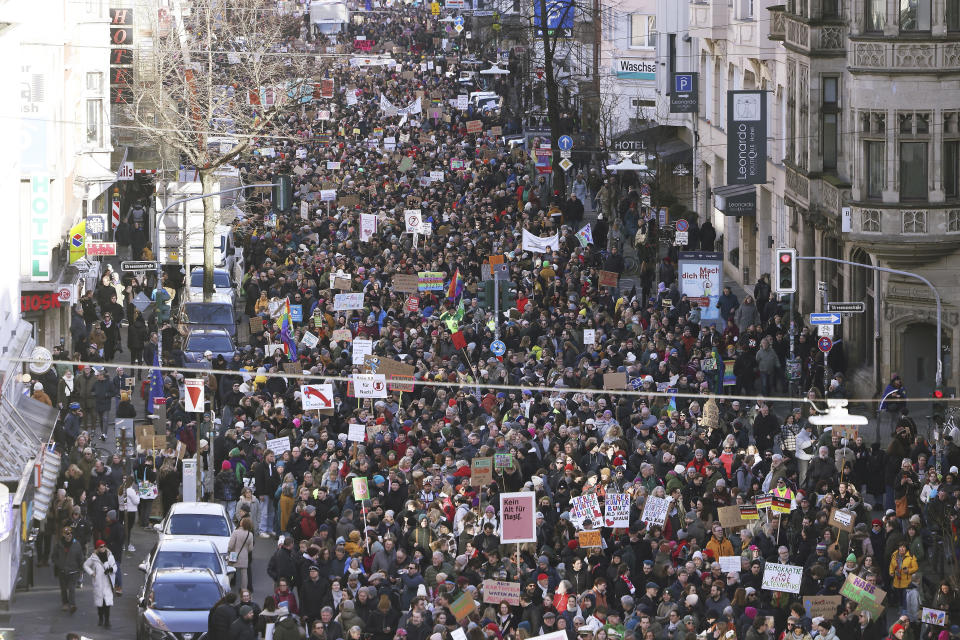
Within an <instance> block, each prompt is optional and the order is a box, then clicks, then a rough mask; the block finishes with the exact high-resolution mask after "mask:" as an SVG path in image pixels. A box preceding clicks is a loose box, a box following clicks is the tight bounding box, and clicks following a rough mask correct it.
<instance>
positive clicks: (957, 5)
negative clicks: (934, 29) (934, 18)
mask: <svg viewBox="0 0 960 640" xmlns="http://www.w3.org/2000/svg"><path fill="white" fill-rule="evenodd" d="M947 30H948V31H960V0H947Z"/></svg>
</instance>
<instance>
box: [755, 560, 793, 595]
mask: <svg viewBox="0 0 960 640" xmlns="http://www.w3.org/2000/svg"><path fill="white" fill-rule="evenodd" d="M802 581H803V567H798V566H795V565H792V564H775V563H773V562H768V563H767V564H766V565H764V567H763V581H762V582H761V584H760V586H761V587H762V588H764V589H767V590H769V591H784V592H786V593H800V582H802Z"/></svg>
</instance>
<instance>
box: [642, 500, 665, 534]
mask: <svg viewBox="0 0 960 640" xmlns="http://www.w3.org/2000/svg"><path fill="white" fill-rule="evenodd" d="M669 509H670V498H658V497H656V496H648V497H647V501H646V503H644V505H643V515H641V516H640V521H641V522H646V523H647V524H650V525H656V526H660V527H662V526H663V524H664V523H665V522H666V521H667V511H669Z"/></svg>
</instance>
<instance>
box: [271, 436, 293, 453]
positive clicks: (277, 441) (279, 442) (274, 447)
mask: <svg viewBox="0 0 960 640" xmlns="http://www.w3.org/2000/svg"><path fill="white" fill-rule="evenodd" d="M289 450H290V438H286V437H284V438H272V439H270V440H267V451H273V452H274V453H275V454H277V457H278V458H279V457H280V456H282V455H283V452H284V451H289Z"/></svg>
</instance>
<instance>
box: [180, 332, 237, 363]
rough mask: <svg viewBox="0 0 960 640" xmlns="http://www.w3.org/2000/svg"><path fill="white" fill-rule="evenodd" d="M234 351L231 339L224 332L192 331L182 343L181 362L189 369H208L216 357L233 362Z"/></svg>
mask: <svg viewBox="0 0 960 640" xmlns="http://www.w3.org/2000/svg"><path fill="white" fill-rule="evenodd" d="M234 351H235V349H234V346H233V338H231V337H230V334H229V333H227V332H226V330H224V329H193V330H192V331H191V332H190V333H189V334H187V339H186V340H184V342H183V361H184V363H185V364H186V365H187V366H188V367H190V368H191V369H210V368H212V367H211V363H212V361H213V360H215V359H216V357H217V356H223V359H224V360H226V361H227V362H233V354H234ZM198 365H199V366H198Z"/></svg>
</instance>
